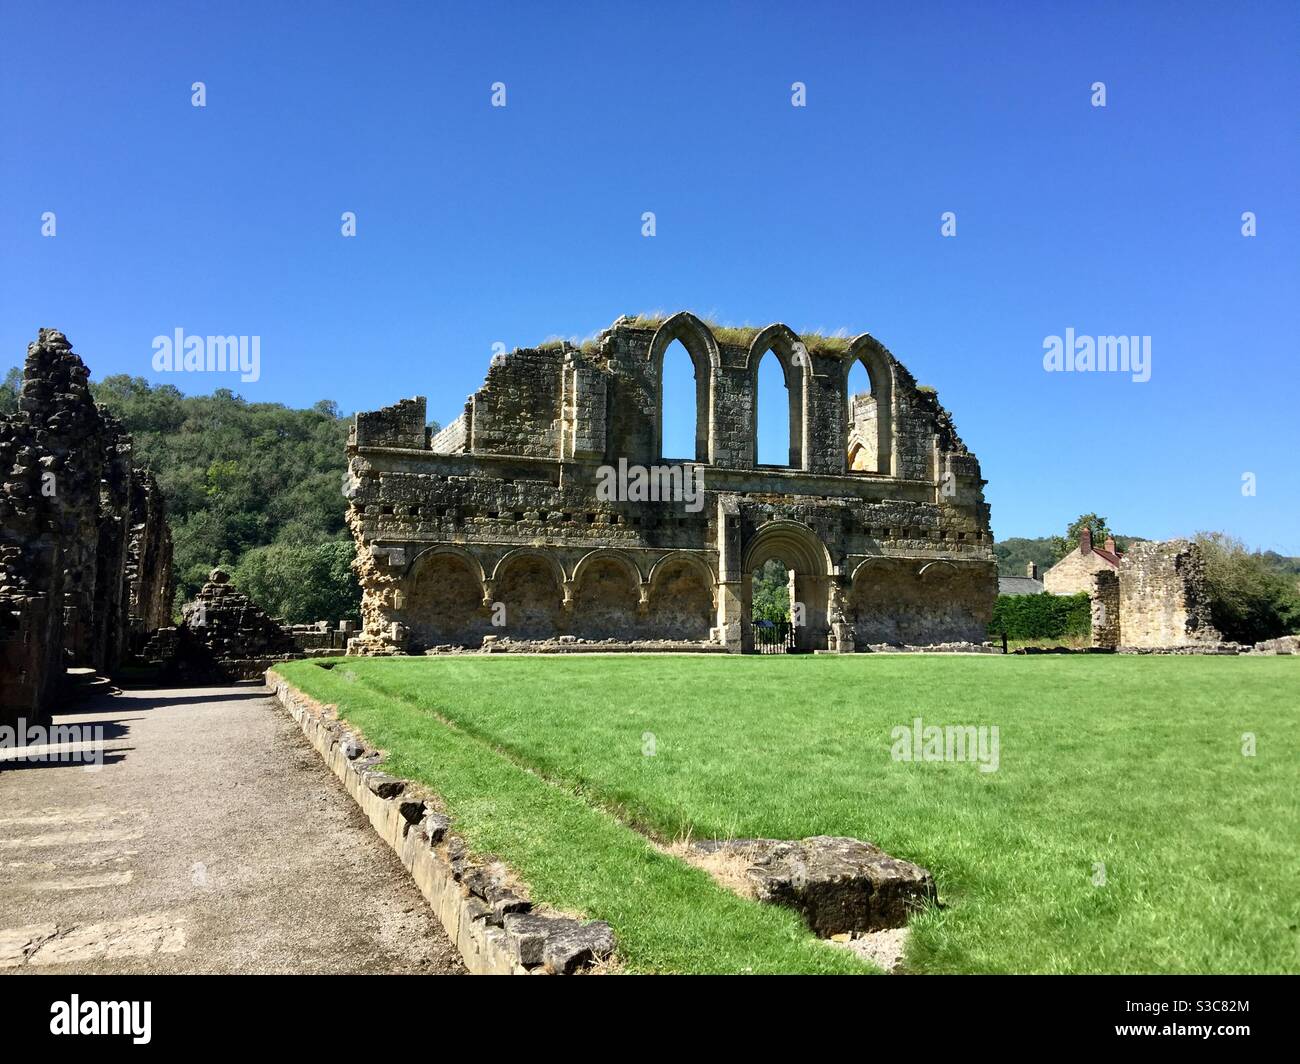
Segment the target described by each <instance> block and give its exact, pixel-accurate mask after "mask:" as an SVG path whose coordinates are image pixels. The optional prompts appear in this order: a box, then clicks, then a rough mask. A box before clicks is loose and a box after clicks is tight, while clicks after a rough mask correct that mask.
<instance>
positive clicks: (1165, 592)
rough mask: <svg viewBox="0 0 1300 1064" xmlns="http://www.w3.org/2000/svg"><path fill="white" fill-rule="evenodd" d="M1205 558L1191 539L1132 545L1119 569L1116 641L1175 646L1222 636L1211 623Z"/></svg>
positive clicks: (1203, 641) (1132, 644)
mask: <svg viewBox="0 0 1300 1064" xmlns="http://www.w3.org/2000/svg"><path fill="white" fill-rule="evenodd" d="M1204 567H1205V562H1204V559H1203V557H1202V555H1201V551H1200V548H1199V547H1197V545H1196V544H1195V543H1193V542H1191V541H1190V540H1186V539H1173V540H1169V541H1167V542H1164V543H1151V542H1148V543H1134V544H1133V545H1132V546H1131V547H1130V548H1129V550H1128V553H1127V554H1125V555H1124V558H1123V560H1122V561H1121V562H1120V567H1119V627H1120V633H1119V643H1120V645H1121V646H1126V647H1176V646H1185V645H1189V644H1198V643H1214V642H1218V641H1219V640H1220V639H1221V636H1220V635H1219V633H1218V631H1216V630H1215V628H1214V627H1213V625H1211V623H1210V606H1209V601H1208V598H1207V595H1206V588H1205V568H1204Z"/></svg>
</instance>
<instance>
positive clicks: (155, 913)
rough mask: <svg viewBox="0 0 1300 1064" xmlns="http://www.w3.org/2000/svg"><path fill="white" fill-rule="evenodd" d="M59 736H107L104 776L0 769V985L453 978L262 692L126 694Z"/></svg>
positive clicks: (389, 868) (97, 705)
mask: <svg viewBox="0 0 1300 1064" xmlns="http://www.w3.org/2000/svg"><path fill="white" fill-rule="evenodd" d="M54 723H55V724H56V725H66V724H81V725H91V726H94V725H99V726H102V727H103V729H104V733H103V734H104V744H103V746H104V757H103V764H102V765H100V766H99V767H94V766H87V765H84V764H67V763H35V764H32V763H25V762H15V761H12V760H0V969H7V970H10V971H14V970H21V971H46V972H76V973H81V972H87V973H98V972H303V973H307V972H414V973H431V974H432V973H443V974H449V973H461V972H463V970H464V969H463V968H462V966H461V963H460V957H459V955H458V954H457V952H456V949H455V947H454V946H452V944H451V943H450V941H449V940H448V939H447V936H446V934H445V933H444V932H443V930H442V927H441V925H440V924H439V923H438V921H437V920H436V918H434V916H433V915H432V913H431V912H430V911H429V909H428V907H427V905H426V904H425V902H424V899H423V898H422V897H421V895H420V893H419V891H418V890H417V889H416V887H415V885H414V884H413V883H412V882H411V880H410V879H409V877H408V876H407V874H406V871H405V869H403V868H402V865H401V863H400V862H399V861H398V859H397V857H396V855H395V854H394V853H393V852H392V851H391V850H390V849H389V848H388V846H387V845H385V844H384V843H383V842H382V841H381V840H380V839H379V838H378V836H376V835H375V833H374V832H373V830H372V829H371V827H370V825H369V823H368V822H367V821H366V819H365V818H364V817H363V816H362V815H361V813H360V811H359V810H358V809H357V808H356V806H355V805H354V804H353V802H352V799H351V798H349V797H348V796H347V794H345V793H344V791H343V789H342V787H341V786H340V785H339V783H338V781H337V780H336V779H335V778H334V776H333V775H331V774H330V773H329V771H328V770H327V769H326V768H325V766H324V764H323V763H322V762H321V760H320V758H319V757H318V756H317V755H316V754H315V752H314V751H313V750H312V749H311V748H310V747H309V746H308V745H307V742H306V740H305V739H304V738H303V736H302V734H301V732H300V731H299V730H298V728H297V726H296V725H295V724H294V722H293V721H292V720H291V719H290V718H289V716H288V715H287V714H285V713H284V712H283V711H282V710H281V709H280V708H279V707H278V706H277V705H276V704H275V703H274V702H273V701H272V700H271V699H270V698H269V697H268V696H267V694H266V689H265V688H264V687H261V686H249V685H238V686H233V687H219V688H192V689H186V690H174V689H172V690H134V691H127V692H125V693H123V694H120V695H116V696H107V695H106V696H101V697H99V698H97V699H96V700H95V701H92V702H89V703H86V704H85V705H84V706H81V707H78V708H77V709H76V710H75V711H73V712H68V713H61V714H56V716H55V720H54ZM61 749H62V750H63V751H64V752H67V751H68V750H70V749H72V748H71V747H69V746H67V745H66V744H65V745H64V746H62V747H61ZM11 753H12V751H0V756H2V755H5V754H11Z"/></svg>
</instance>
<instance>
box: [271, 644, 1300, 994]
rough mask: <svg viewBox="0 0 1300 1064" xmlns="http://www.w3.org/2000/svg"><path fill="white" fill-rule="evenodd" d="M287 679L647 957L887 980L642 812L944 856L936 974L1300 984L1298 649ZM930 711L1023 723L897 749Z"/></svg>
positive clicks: (943, 716)
mask: <svg viewBox="0 0 1300 1064" xmlns="http://www.w3.org/2000/svg"><path fill="white" fill-rule="evenodd" d="M281 671H282V672H284V674H285V675H286V676H287V677H288V678H289V679H290V680H292V681H293V682H295V683H297V684H298V685H299V686H301V687H302V688H303V689H305V690H307V691H308V692H310V693H311V694H313V695H314V696H315V697H317V698H319V699H321V700H322V701H326V702H334V703H337V704H338V705H339V707H340V710H341V712H342V714H343V715H344V716H345V717H346V718H348V719H349V720H350V721H352V722H353V723H354V724H355V725H356V726H357V727H359V728H360V729H361V730H362V731H363V732H364V733H365V734H366V735H367V737H368V738H369V739H370V740H371V741H372V742H373V743H375V744H376V745H378V746H380V747H381V748H383V749H385V750H387V751H390V761H389V767H390V770H391V771H392V772H394V773H395V774H397V775H401V776H406V777H410V778H415V779H419V780H421V781H423V782H425V783H427V784H428V785H429V786H431V787H432V788H433V789H434V790H436V791H437V792H438V793H440V794H441V795H442V796H443V797H444V798H445V799H446V801H447V803H448V807H449V809H450V811H451V813H452V815H453V817H454V819H455V821H456V824H457V827H458V829H459V830H460V831H461V832H462V833H463V834H464V835H465V836H466V838H467V840H468V841H469V843H470V845H471V846H472V847H474V848H475V849H478V850H480V851H481V852H485V853H486V852H490V853H493V854H496V855H499V856H500V857H501V858H502V859H503V860H505V861H506V862H507V863H508V864H510V865H511V866H512V867H513V868H515V869H516V870H517V871H518V872H519V873H520V874H521V875H522V876H523V878H524V879H525V880H526V881H527V882H528V883H529V884H530V885H531V887H532V890H533V893H534V896H535V897H538V898H540V899H542V900H545V901H548V902H551V903H553V904H555V905H557V906H559V907H562V908H565V909H569V910H575V911H580V912H583V913H585V914H587V915H588V916H590V917H593V918H601V919H606V920H609V921H610V922H611V923H612V924H613V925H614V928H615V932H616V934H617V935H618V939H619V951H620V955H621V956H622V958H623V960H624V962H625V964H626V966H627V967H628V968H629V969H631V970H634V971H756V972H772V971H801V972H802V971H821V972H831V971H852V970H862V968H861V967H860V966H858V965H857V964H856V962H854V961H853V960H852V959H851V958H850V957H848V956H846V955H845V954H844V953H843V952H842V951H840V950H836V949H834V948H832V947H830V946H827V945H826V944H824V943H820V942H817V941H816V940H814V939H813V938H812V937H811V936H810V935H808V934H807V933H806V932H804V931H803V929H802V927H801V925H800V923H799V921H798V920H797V919H796V918H794V917H793V916H792V915H791V914H789V913H787V912H785V911H782V910H779V909H774V908H769V907H765V906H760V905H757V904H754V903H751V902H747V901H743V900H741V899H739V898H736V897H734V896H732V895H730V894H728V893H726V892H725V891H723V890H721V889H720V888H718V887H716V886H715V885H714V884H713V883H712V881H710V880H709V879H708V878H707V877H706V876H704V875H703V873H700V872H698V871H696V870H695V869H692V868H689V867H687V866H685V865H683V864H681V863H680V862H678V861H676V860H675V859H673V858H670V857H667V856H664V855H662V854H661V853H659V852H657V851H656V850H654V849H653V848H652V847H651V846H649V845H648V843H647V842H646V841H645V839H644V837H643V836H642V835H641V834H639V833H638V831H636V830H633V827H635V828H638V829H640V830H641V831H646V832H649V833H651V834H652V835H654V836H655V837H656V838H658V839H661V840H672V839H674V838H677V837H679V836H680V835H683V834H687V833H689V834H691V835H693V836H694V837H696V838H708V837H718V836H740V837H744V836H766V837H773V838H802V837H805V836H808V835H816V834H834V835H851V836H855V837H858V838H863V839H869V840H871V841H873V842H875V843H877V844H879V845H880V846H882V847H883V848H884V849H885V850H887V851H888V852H889V853H891V854H893V855H895V856H898V857H903V858H906V859H908V860H911V861H915V862H917V863H918V864H921V865H924V866H925V867H927V868H928V869H930V871H931V872H933V873H934V875H935V878H936V880H937V882H938V886H939V898H940V901H941V903H942V908H940V909H937V910H932V911H930V912H928V913H926V914H923V915H921V916H919V917H917V918H916V919H915V920H914V921H913V923H912V929H913V934H912V938H911V943H910V946H909V950H908V954H907V966H908V968H909V969H910V970H912V971H916V972H1252V971H1265V972H1278V971H1286V972H1296V971H1300V932H1298V931H1297V925H1298V924H1300V889H1297V888H1298V886H1300V767H1298V764H1297V753H1298V752H1300V661H1296V660H1293V659H1288V658H1181V657H1179V658H1175V657H1168V658H1153V657H1128V656H1123V657H1100V656H1086V657H1085V656H1077V657H1047V656H1044V657H1014V656H1013V657H1002V656H990V657H940V656H926V657H922V656H912V655H898V656H892V655H891V656H885V655H857V656H853V657H843V658H840V657H832V656H817V657H786V658H782V657H743V658H738V657H703V656H700V657H692V656H617V657H610V656H589V657H542V658H511V657H505V656H500V657H447V658H410V659H357V658H349V659H346V660H341V661H339V662H338V664H337V665H336V666H335V667H334V668H332V669H325V668H321V667H320V665H319V664H318V663H316V662H295V663H292V664H290V665H288V666H284V667H282V670H281ZM916 717H920V718H922V720H923V722H924V724H925V725H940V726H943V725H976V726H980V725H983V726H994V725H996V726H997V728H998V735H999V759H998V767H997V771H995V772H981V771H980V770H979V767H978V765H976V764H973V763H951V762H940V763H932V762H931V763H927V762H919V763H918V762H912V763H907V762H901V761H897V760H895V759H894V758H893V757H891V748H892V747H893V745H894V743H893V739H892V737H891V731H892V730H893V729H894V728H896V727H899V726H903V727H910V726H911V724H912V721H913V719H914V718H916ZM444 722H450V725H449V724H448V723H444ZM1245 733H1251V734H1252V735H1253V736H1254V743H1255V754H1254V756H1246V755H1245V754H1244V753H1243V736H1244V735H1245ZM651 749H653V754H652V755H651V754H649V751H650V750H651ZM530 769H531V770H533V771H529V770H530Z"/></svg>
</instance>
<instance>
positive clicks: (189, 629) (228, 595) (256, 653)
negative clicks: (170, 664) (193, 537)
mask: <svg viewBox="0 0 1300 1064" xmlns="http://www.w3.org/2000/svg"><path fill="white" fill-rule="evenodd" d="M302 656H303V655H302V653H301V652H300V651H299V649H298V645H297V644H296V643H295V642H294V640H293V636H291V635H290V634H289V632H288V631H286V630H285V629H284V628H283V627H282V626H281V625H280V624H278V623H277V622H276V621H274V620H272V619H271V618H270V617H268V616H267V615H266V613H265V612H264V611H263V610H262V608H261V607H260V606H258V605H257V604H256V603H255V602H253V601H252V599H250V598H249V597H248V596H247V595H245V594H244V593H243V592H242V591H238V590H236V589H235V588H233V587H231V585H230V574H229V573H227V572H226V571H225V570H224V569H213V570H212V572H211V573H210V574H209V576H208V579H207V582H206V583H205V584H204V585H203V587H202V588H201V589H200V590H199V593H198V594H197V595H196V596H195V597H194V598H193V599H192V600H191V601H190V602H187V603H185V605H184V606H182V607H181V627H180V632H179V640H178V646H177V652H176V659H175V662H174V667H175V669H176V670H177V671H179V672H180V673H181V674H182V675H183V676H184V677H185V678H186V679H188V680H191V681H199V680H225V681H229V680H253V679H257V678H259V677H261V676H262V675H263V674H264V673H265V672H266V670H267V669H268V668H270V667H271V665H273V664H274V663H275V662H278V661H290V660H292V659H294V658H300V657H302Z"/></svg>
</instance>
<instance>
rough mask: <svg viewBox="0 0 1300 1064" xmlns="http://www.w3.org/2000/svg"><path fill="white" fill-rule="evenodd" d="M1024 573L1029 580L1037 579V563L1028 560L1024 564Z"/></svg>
mask: <svg viewBox="0 0 1300 1064" xmlns="http://www.w3.org/2000/svg"><path fill="white" fill-rule="evenodd" d="M1025 575H1026V576H1027V577H1029V579H1030V580H1037V579H1038V563H1037V562H1030V563H1029V564H1028V565H1026V566H1025Z"/></svg>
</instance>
